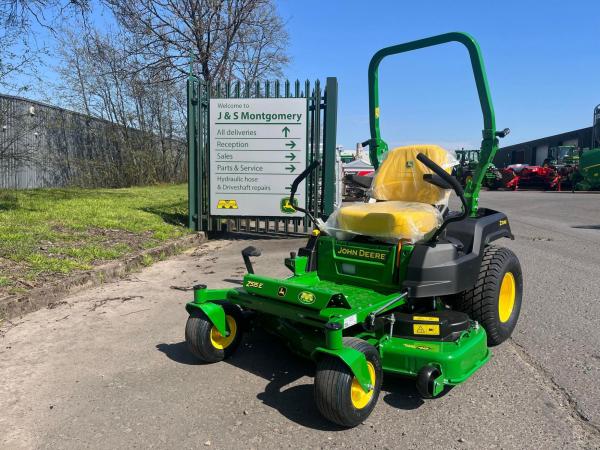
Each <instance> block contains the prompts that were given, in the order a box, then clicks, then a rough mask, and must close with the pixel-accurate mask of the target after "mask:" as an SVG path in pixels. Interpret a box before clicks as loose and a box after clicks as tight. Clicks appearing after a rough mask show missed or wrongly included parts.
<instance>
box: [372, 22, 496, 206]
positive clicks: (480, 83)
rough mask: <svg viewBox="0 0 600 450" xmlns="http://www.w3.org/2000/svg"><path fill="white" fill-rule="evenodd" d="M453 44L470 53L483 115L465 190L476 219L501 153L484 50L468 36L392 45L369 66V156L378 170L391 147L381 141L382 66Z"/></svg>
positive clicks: (446, 35)
mask: <svg viewBox="0 0 600 450" xmlns="http://www.w3.org/2000/svg"><path fill="white" fill-rule="evenodd" d="M450 42H458V43H460V44H463V45H464V46H465V47H466V48H467V51H468V52H469V58H470V61H471V67H472V70H473V75H474V77H475V84H476V87H477V94H478V96H479V103H480V106H481V112H482V115H483V131H482V135H483V140H482V142H481V158H480V161H479V164H478V165H477V168H476V170H475V173H474V175H473V182H472V183H470V184H469V185H467V188H466V190H465V198H466V199H467V207H468V209H469V214H470V215H471V216H475V215H476V214H477V208H478V199H479V191H480V189H481V183H482V182H483V178H484V176H485V174H486V172H487V169H488V166H489V165H490V164H491V162H492V160H493V159H494V155H495V154H496V152H497V151H498V139H497V138H496V119H495V115H494V106H493V104H492V97H491V95H490V89H489V86H488V81H487V76H486V72H485V66H484V63H483V58H482V56H481V50H480V49H479V44H477V41H476V40H475V39H474V38H473V37H472V36H470V35H468V34H467V33H460V32H453V33H446V34H441V35H439V36H433V37H429V38H425V39H420V40H417V41H412V42H407V43H404V44H399V45H393V46H391V47H386V48H383V49H381V50H379V51H378V52H377V53H375V55H373V57H372V58H371V62H370V63H369V72H368V76H369V126H370V131H371V139H370V141H369V156H370V159H371V164H373V166H375V168H377V167H378V166H379V164H380V163H381V161H382V158H383V155H384V154H385V152H386V151H387V150H388V146H387V144H386V143H385V141H383V139H382V137H381V130H380V124H379V118H380V107H379V64H380V63H381V61H382V60H383V59H384V58H386V57H387V56H391V55H396V54H399V53H405V52H410V51H413V50H419V49H422V48H426V47H432V46H435V45H440V44H446V43H450Z"/></svg>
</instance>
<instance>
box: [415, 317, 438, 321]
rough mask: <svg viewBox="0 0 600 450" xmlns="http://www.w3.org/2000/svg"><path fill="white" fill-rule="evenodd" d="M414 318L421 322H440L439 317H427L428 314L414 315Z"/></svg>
mask: <svg viewBox="0 0 600 450" xmlns="http://www.w3.org/2000/svg"><path fill="white" fill-rule="evenodd" d="M413 320H419V321H421V322H439V321H440V318H439V317H427V316H413Z"/></svg>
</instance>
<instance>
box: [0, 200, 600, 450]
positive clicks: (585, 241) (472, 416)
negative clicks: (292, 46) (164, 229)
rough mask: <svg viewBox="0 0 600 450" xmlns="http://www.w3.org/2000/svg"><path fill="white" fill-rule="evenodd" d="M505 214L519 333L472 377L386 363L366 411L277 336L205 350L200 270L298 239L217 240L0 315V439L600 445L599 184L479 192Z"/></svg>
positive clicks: (278, 257) (15, 442)
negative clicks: (196, 333)
mask: <svg viewBox="0 0 600 450" xmlns="http://www.w3.org/2000/svg"><path fill="white" fill-rule="evenodd" d="M481 204H482V205H483V206H487V207H491V208H494V209H498V210H502V211H505V212H506V213H507V214H508V215H509V219H510V222H511V226H512V228H513V232H514V234H515V237H516V239H515V240H514V241H508V240H505V241H504V242H502V244H503V245H506V246H508V247H510V248H512V249H513V250H514V251H515V252H516V253H517V254H518V256H519V258H520V260H521V264H522V266H523V271H524V278H525V294H524V305H523V310H522V313H521V319H520V322H519V325H518V327H517V330H516V332H515V334H514V336H513V339H512V340H510V341H508V342H507V343H505V344H503V345H502V346H500V347H498V348H495V349H494V356H493V358H492V360H491V361H490V362H489V363H488V364H487V365H486V366H485V367H483V368H482V369H481V370H480V371H478V372H477V373H476V374H475V375H474V376H473V377H472V379H471V380H469V381H468V382H466V383H464V384H463V385H461V386H458V387H455V388H454V389H452V390H450V391H448V392H447V393H446V394H445V395H444V396H442V397H441V398H437V399H432V400H422V399H421V398H420V397H419V395H418V394H417V392H416V390H415V388H414V384H413V382H412V381H411V380H407V379H403V378H393V377H386V379H385V381H384V385H383V391H382V395H381V397H380V400H379V403H378V405H377V407H376V409H375V411H374V412H373V414H372V415H371V416H370V418H369V419H368V420H367V421H366V422H365V423H364V424H362V425H360V426H358V427H356V428H354V429H351V430H342V429H340V428H337V427H336V426H333V425H331V424H330V423H328V422H327V421H325V420H324V419H322V418H321V417H320V416H319V414H318V412H317V410H316V407H315V406H314V404H313V399H312V381H313V380H312V375H313V373H312V370H313V368H312V367H311V364H310V363H307V362H306V361H303V360H301V359H298V358H296V357H294V356H292V355H290V353H289V352H288V351H287V350H286V349H285V348H284V347H283V346H282V345H281V344H280V343H279V342H278V341H276V340H274V339H273V338H271V337H270V336H268V335H266V334H264V333H261V332H257V333H255V334H253V335H251V336H246V338H245V341H244V343H243V345H242V346H241V347H240V349H239V350H238V352H237V353H236V354H235V355H234V356H233V357H232V358H231V359H229V360H227V361H226V362H221V363H218V364H213V365H203V364H199V363H198V362H197V361H195V360H194V358H193V357H192V356H191V355H190V354H189V353H188V351H187V349H186V346H185V343H184V335H183V331H184V325H185V321H186V318H187V314H186V312H185V310H184V308H183V305H184V303H185V302H186V301H188V300H189V299H190V298H191V293H190V292H186V291H182V290H179V289H175V288H185V287H189V286H191V285H193V284H194V283H196V282H198V281H202V282H204V283H207V284H208V285H209V286H210V287H228V286H236V285H237V283H239V280H240V279H241V277H242V275H243V273H244V268H243V264H242V260H241V258H240V256H239V252H240V250H241V249H242V248H243V247H245V246H247V245H249V244H253V245H257V246H259V247H261V248H262V249H263V256H262V257H260V258H259V259H258V260H257V263H256V269H257V272H259V273H260V272H262V273H268V274H269V275H274V276H277V275H285V274H286V271H287V269H285V268H284V266H283V264H282V258H283V257H284V256H286V255H287V253H288V252H289V251H290V250H295V249H296V248H297V247H298V246H299V245H300V244H301V242H302V241H301V240H298V239H285V240H275V239H273V240H262V241H260V240H259V241H249V240H227V241H226V240H219V241H211V242H209V243H207V244H204V245H202V246H201V247H200V248H198V249H196V250H194V251H193V252H192V251H190V252H187V253H185V254H183V255H180V256H178V257H175V258H173V259H170V260H168V261H163V262H160V263H158V264H155V265H153V266H152V267H150V268H147V269H146V270H144V271H142V272H140V273H137V274H134V275H131V276H130V277H129V278H128V279H127V280H123V281H120V282H117V283H112V284H107V285H104V286H101V287H98V288H94V289H91V290H89V291H86V292H84V293H81V294H78V295H75V296H71V297H69V298H67V299H65V302H64V303H57V304H55V305H53V307H52V308H50V309H44V310H41V311H38V312H36V313H33V314H30V315H28V316H25V317H23V318H21V319H17V320H14V321H13V322H12V323H11V324H9V325H8V326H4V328H2V329H0V335H2V337H1V338H0V380H2V382H1V383H0V447H1V448H7V449H17V448H73V449H80V448H107V449H114V448H178V449H179V448H219V449H231V448H256V449H259V448H260V449H264V448H342V447H343V448H403V447H405V448H431V447H434V446H435V447H436V448H460V449H462V448H505V449H507V448H519V449H522V448H600V383H599V382H598V380H599V379H600V270H599V269H600V195H593V194H570V193H565V194H562V193H542V192H525V191H523V192H485V193H483V195H482V201H481Z"/></svg>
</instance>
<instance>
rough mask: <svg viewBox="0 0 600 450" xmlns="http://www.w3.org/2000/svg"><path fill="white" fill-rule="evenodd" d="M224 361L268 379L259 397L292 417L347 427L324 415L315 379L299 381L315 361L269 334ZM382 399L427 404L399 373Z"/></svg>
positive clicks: (179, 356)
mask: <svg viewBox="0 0 600 450" xmlns="http://www.w3.org/2000/svg"><path fill="white" fill-rule="evenodd" d="M156 348H157V349H158V350H159V351H160V352H162V353H164V354H165V355H166V356H167V357H168V358H169V359H170V360H172V361H175V362H177V363H179V364H189V365H202V363H201V362H200V361H198V360H197V359H196V358H195V357H194V356H193V355H192V354H191V353H190V352H189V350H188V349H187V344H186V343H185V342H178V343H176V344H158V345H157V346H156ZM223 362H224V363H226V364H230V365H232V366H235V367H237V368H239V369H242V370H244V371H246V372H250V373H252V374H254V375H256V376H259V377H261V378H263V379H265V380H268V381H269V383H268V384H267V386H266V387H265V390H264V392H261V393H260V394H258V395H257V398H258V399H259V400H261V401H262V402H263V403H264V404H265V405H267V406H270V407H271V408H274V409H276V410H277V411H279V412H280V413H281V414H282V415H283V416H285V417H286V418H288V419H289V420H291V421H293V422H295V423H297V424H299V425H302V426H305V427H308V428H312V429H316V430H323V431H341V430H344V428H343V427H340V426H338V425H335V424H333V423H331V422H329V421H328V420H326V419H325V418H323V417H322V416H321V414H320V413H319V411H318V410H317V407H316V404H315V402H314V397H313V384H312V382H311V383H310V384H306V383H303V384H297V383H296V382H298V381H299V380H301V379H302V378H303V377H306V376H308V377H314V364H312V363H311V362H308V361H305V360H303V359H302V358H300V357H297V356H295V355H294V354H293V353H291V352H290V351H289V350H288V349H287V348H286V347H285V346H284V345H283V344H282V343H281V342H280V341H279V340H277V339H276V338H274V337H273V336H271V335H269V334H268V333H266V332H264V331H262V330H255V331H254V332H253V333H251V334H247V335H245V337H244V340H243V341H242V343H241V345H240V348H239V349H238V350H237V351H236V352H235V353H234V354H233V355H232V356H231V357H230V358H228V359H226V360H225V361H223ZM290 385H291V386H290ZM442 395H444V394H442ZM381 399H382V400H383V401H384V402H386V403H387V404H388V405H390V406H392V407H393V408H397V409H400V410H407V411H408V410H415V409H417V408H419V407H420V406H421V405H423V404H424V401H423V400H422V398H421V396H420V395H419V393H418V392H417V389H416V387H415V384H414V380H411V379H408V378H402V377H396V376H386V378H385V379H384V382H383V386H382V391H381V394H380V400H381Z"/></svg>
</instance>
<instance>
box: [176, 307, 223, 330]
mask: <svg viewBox="0 0 600 450" xmlns="http://www.w3.org/2000/svg"><path fill="white" fill-rule="evenodd" d="M186 309H187V310H188V312H191V310H193V309H198V310H200V311H202V312H203V313H204V314H206V317H208V319H209V320H210V321H211V322H212V324H213V325H214V326H215V328H216V329H217V330H219V333H221V334H222V335H223V336H227V335H229V332H228V331H227V326H226V325H225V310H224V309H223V307H222V306H221V305H218V304H217V303H212V302H205V303H196V302H192V303H188V304H187V305H186Z"/></svg>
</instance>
